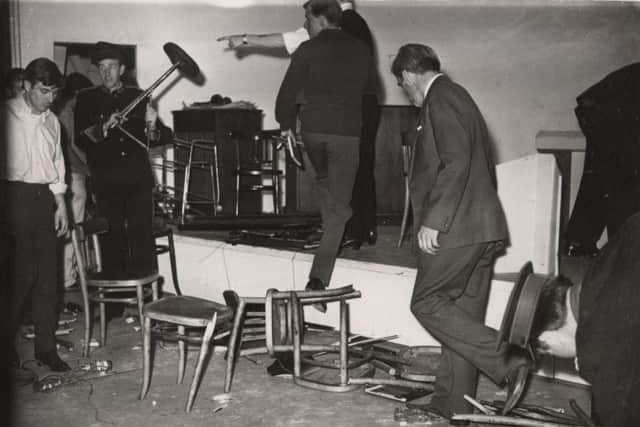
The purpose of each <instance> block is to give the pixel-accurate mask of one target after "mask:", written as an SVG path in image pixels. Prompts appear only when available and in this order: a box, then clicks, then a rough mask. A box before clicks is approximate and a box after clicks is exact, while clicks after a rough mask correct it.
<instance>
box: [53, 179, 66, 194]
mask: <svg viewBox="0 0 640 427" xmlns="http://www.w3.org/2000/svg"><path fill="white" fill-rule="evenodd" d="M49 189H50V190H51V192H52V193H53V194H64V193H66V192H67V184H63V183H60V182H56V183H53V184H49Z"/></svg>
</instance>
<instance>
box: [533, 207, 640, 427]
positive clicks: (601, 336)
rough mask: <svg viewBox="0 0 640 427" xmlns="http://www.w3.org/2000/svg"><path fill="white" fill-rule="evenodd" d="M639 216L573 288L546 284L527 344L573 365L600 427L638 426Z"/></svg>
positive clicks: (559, 281) (558, 281)
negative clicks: (588, 391)
mask: <svg viewBox="0 0 640 427" xmlns="http://www.w3.org/2000/svg"><path fill="white" fill-rule="evenodd" d="M639 253H640V213H637V214H635V215H633V216H631V217H630V218H629V219H628V220H627V221H626V222H625V223H624V224H623V225H622V226H621V227H620V230H619V231H618V232H617V233H616V234H614V235H613V237H612V239H611V240H609V242H608V243H607V244H606V245H605V246H604V247H603V248H602V250H601V251H600V253H599V254H598V256H597V257H595V258H593V259H592V261H591V263H590V265H589V267H588V269H587V271H586V274H585V275H584V277H583V278H582V280H581V281H577V284H576V285H573V286H572V285H571V282H570V281H569V280H568V279H566V278H563V277H556V278H555V279H554V280H550V281H549V282H548V283H547V285H546V287H545V288H544V289H543V292H542V294H541V297H540V302H539V303H538V309H537V311H536V314H535V317H534V323H533V327H532V332H531V338H532V340H533V342H535V343H536V347H537V350H538V352H540V353H543V354H551V355H554V356H558V357H564V358H574V357H575V360H576V368H577V369H578V371H579V373H580V376H582V377H583V378H584V379H586V380H587V381H589V382H590V383H591V391H592V394H593V414H594V416H595V417H596V421H597V422H598V423H599V425H601V426H602V427H632V426H634V427H635V426H638V425H640V407H639V406H638V403H639V402H640V340H638V336H639V335H638V331H639V330H640V310H639V309H638V306H640V286H638V277H640V262H639V259H638V254H639Z"/></svg>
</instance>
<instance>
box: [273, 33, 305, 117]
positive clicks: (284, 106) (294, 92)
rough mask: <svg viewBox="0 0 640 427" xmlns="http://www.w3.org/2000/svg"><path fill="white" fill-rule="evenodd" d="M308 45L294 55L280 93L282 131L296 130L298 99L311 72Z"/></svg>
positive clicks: (277, 107) (278, 110)
mask: <svg viewBox="0 0 640 427" xmlns="http://www.w3.org/2000/svg"><path fill="white" fill-rule="evenodd" d="M307 43H308V42H304V43H302V44H301V45H300V47H298V49H296V51H295V52H294V53H293V56H292V57H291V62H290V63H289V68H288V69H287V73H286V74H285V76H284V79H283V80H282V84H281V85H280V90H279V91H278V97H277V98H276V121H277V122H278V123H280V129H282V130H289V129H293V130H295V129H296V116H297V111H298V108H297V107H298V104H297V99H298V95H299V93H300V92H301V90H302V82H303V81H304V80H305V77H306V74H307V73H308V72H309V70H308V68H309V64H308V61H307V59H306V58H307V54H306V51H307V49H306V47H307Z"/></svg>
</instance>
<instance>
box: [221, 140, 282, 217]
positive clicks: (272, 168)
mask: <svg viewBox="0 0 640 427" xmlns="http://www.w3.org/2000/svg"><path fill="white" fill-rule="evenodd" d="M279 135H280V132H279V131H278V132H277V134H276V133H275V132H274V131H262V132H258V133H256V134H255V135H254V136H253V139H252V141H251V144H250V145H248V147H245V148H243V149H240V144H243V143H246V142H244V141H243V140H242V139H241V138H239V137H237V136H236V135H232V137H233V139H234V141H235V144H236V145H235V148H236V166H235V169H234V171H233V175H234V176H235V179H236V194H235V196H236V206H235V212H236V216H238V215H239V214H240V193H241V192H255V193H257V194H260V195H262V194H263V193H265V192H266V193H271V195H272V198H273V213H274V214H275V215H278V214H279V213H280V202H281V200H282V188H281V187H282V185H281V180H282V177H283V176H284V171H283V170H282V169H280V167H279V166H278V144H279V141H278V140H277V139H276V136H279ZM241 153H242V155H241ZM245 153H246V154H245Z"/></svg>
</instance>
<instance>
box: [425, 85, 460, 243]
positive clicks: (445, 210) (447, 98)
mask: <svg viewBox="0 0 640 427" xmlns="http://www.w3.org/2000/svg"><path fill="white" fill-rule="evenodd" d="M433 89H436V87H434V88H433ZM458 101H459V100H458V99H457V98H456V97H455V94H454V92H452V91H449V90H439V91H436V90H434V91H433V94H432V97H431V99H429V101H428V102H429V114H430V120H431V123H432V126H433V131H434V139H435V144H436V150H437V153H438V157H439V159H440V165H439V167H438V175H437V178H436V181H435V184H434V187H433V189H432V190H431V192H430V193H429V196H428V197H427V198H425V205H424V206H423V210H422V212H423V218H422V219H421V224H422V225H424V226H426V227H429V228H433V229H435V230H439V231H442V232H445V233H446V232H448V231H449V228H450V226H451V223H452V220H453V218H454V217H455V214H456V211H457V209H458V206H459V204H460V201H461V200H462V196H463V194H464V191H465V188H466V186H467V181H468V179H469V172H470V168H471V141H470V136H469V135H468V133H467V131H466V129H465V128H464V126H463V125H462V123H461V122H460V114H461V113H460V105H457V103H458Z"/></svg>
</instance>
